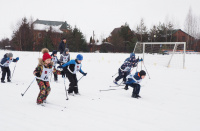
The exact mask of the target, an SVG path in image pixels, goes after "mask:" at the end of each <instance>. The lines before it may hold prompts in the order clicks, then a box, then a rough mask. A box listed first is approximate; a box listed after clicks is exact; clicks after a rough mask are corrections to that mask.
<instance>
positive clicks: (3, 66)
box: [1, 53, 19, 83]
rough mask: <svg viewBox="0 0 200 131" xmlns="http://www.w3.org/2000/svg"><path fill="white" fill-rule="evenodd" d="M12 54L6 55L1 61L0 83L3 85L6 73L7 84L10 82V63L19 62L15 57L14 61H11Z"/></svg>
mask: <svg viewBox="0 0 200 131" xmlns="http://www.w3.org/2000/svg"><path fill="white" fill-rule="evenodd" d="M12 57H13V54H12V53H6V54H5V55H4V58H3V59H2V60H1V70H2V77H1V83H5V81H4V80H5V77H6V73H7V82H11V80H10V76H11V73H10V68H9V65H10V63H11V62H17V61H18V60H19V57H17V58H16V59H13V58H12Z"/></svg>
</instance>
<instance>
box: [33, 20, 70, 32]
mask: <svg viewBox="0 0 200 131" xmlns="http://www.w3.org/2000/svg"><path fill="white" fill-rule="evenodd" d="M33 25H34V30H45V31H48V30H50V27H51V28H52V31H53V32H59V33H62V30H67V29H69V25H68V24H67V22H66V21H65V22H62V21H47V20H38V19H37V20H36V21H34V22H33Z"/></svg>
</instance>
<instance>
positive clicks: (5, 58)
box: [0, 54, 17, 67]
mask: <svg viewBox="0 0 200 131" xmlns="http://www.w3.org/2000/svg"><path fill="white" fill-rule="evenodd" d="M7 58H8V57H7V54H5V55H4V56H3V59H1V64H0V66H2V65H3V64H4V63H5V62H6V61H7ZM12 62H17V60H16V59H13V61H12ZM2 67H3V66H2Z"/></svg>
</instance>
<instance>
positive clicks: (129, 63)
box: [113, 53, 143, 85]
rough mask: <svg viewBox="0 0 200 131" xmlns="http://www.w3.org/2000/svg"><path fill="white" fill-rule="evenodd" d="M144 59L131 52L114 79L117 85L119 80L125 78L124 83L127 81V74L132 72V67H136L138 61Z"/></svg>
mask: <svg viewBox="0 0 200 131" xmlns="http://www.w3.org/2000/svg"><path fill="white" fill-rule="evenodd" d="M140 61H143V59H140V60H139V58H138V59H135V54H134V53H131V55H130V57H129V58H127V59H126V60H125V61H124V63H123V64H122V65H121V67H120V68H119V69H118V73H119V75H118V76H117V77H116V78H115V80H114V81H113V82H114V83H115V84H116V85H118V83H117V82H118V81H119V80H120V79H122V78H123V83H125V82H126V76H127V75H129V74H130V72H131V68H133V67H136V66H137V64H138V62H140Z"/></svg>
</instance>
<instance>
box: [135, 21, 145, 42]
mask: <svg viewBox="0 0 200 131" xmlns="http://www.w3.org/2000/svg"><path fill="white" fill-rule="evenodd" d="M136 33H137V34H138V35H139V36H140V41H141V42H142V41H143V37H144V35H145V34H147V27H146V26H145V24H144V19H143V18H142V19H141V20H140V24H139V25H138V26H137V28H136Z"/></svg>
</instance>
